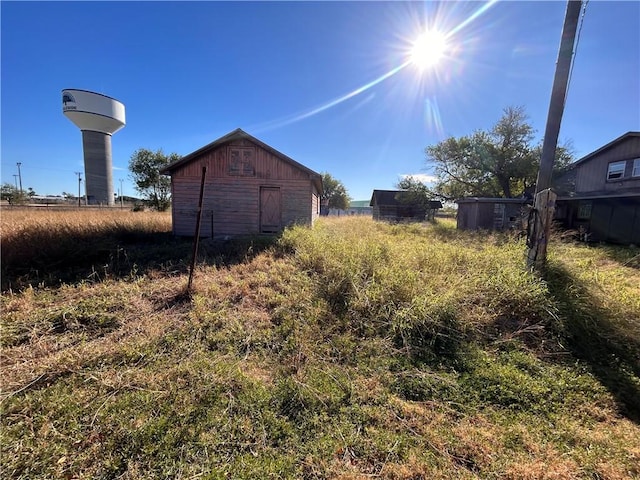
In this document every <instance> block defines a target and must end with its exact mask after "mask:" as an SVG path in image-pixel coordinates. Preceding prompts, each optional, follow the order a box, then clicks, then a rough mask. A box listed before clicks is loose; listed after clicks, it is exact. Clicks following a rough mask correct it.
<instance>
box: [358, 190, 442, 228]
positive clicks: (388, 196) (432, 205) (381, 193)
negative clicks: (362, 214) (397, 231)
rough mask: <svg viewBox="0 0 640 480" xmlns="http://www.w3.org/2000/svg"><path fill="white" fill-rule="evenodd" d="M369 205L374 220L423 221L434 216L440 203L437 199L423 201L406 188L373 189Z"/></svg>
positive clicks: (440, 206)
mask: <svg viewBox="0 0 640 480" xmlns="http://www.w3.org/2000/svg"><path fill="white" fill-rule="evenodd" d="M369 206H370V207H371V209H372V212H373V219H374V220H385V221H388V222H424V221H425V220H429V219H433V218H434V217H435V214H436V211H437V210H438V209H440V208H442V203H441V202H439V201H438V200H430V201H428V202H427V203H425V202H423V201H421V199H418V198H415V195H413V194H412V192H409V191H406V190H374V191H373V194H372V195H371V201H370V202H369Z"/></svg>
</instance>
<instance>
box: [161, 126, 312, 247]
mask: <svg viewBox="0 0 640 480" xmlns="http://www.w3.org/2000/svg"><path fill="white" fill-rule="evenodd" d="M203 167H206V177H205V186H204V199H203V205H202V217H201V225H200V236H201V237H220V236H234V235H250V234H274V233H278V232H280V231H282V230H283V229H284V227H286V226H288V225H293V224H307V225H311V224H313V222H314V221H315V220H316V218H317V217H318V216H319V214H320V196H321V194H322V176H321V175H320V174H319V173H316V172H314V171H313V170H311V169H309V168H307V167H305V166H304V165H302V164H301V163H298V162H296V161H295V160H293V159H292V158H290V157H288V156H286V155H285V154H283V153H281V152H279V151H277V150H276V149H274V148H273V147H271V146H269V145H267V144H266V143H263V142H261V141H260V140H258V139H257V138H255V137H253V136H251V135H249V134H248V133H246V132H244V131H243V130H241V129H237V130H234V131H232V132H231V133H229V134H227V135H225V136H223V137H221V138H219V139H218V140H215V141H214V142H212V143H210V144H208V145H205V146H204V147H202V148H200V149H198V150H196V151H195V152H192V153H190V154H188V155H185V156H184V157H182V158H181V159H180V160H178V161H176V162H173V163H171V164H169V165H168V166H167V167H165V168H164V169H163V170H162V171H161V172H160V173H162V174H164V175H170V176H171V196H172V203H171V214H172V219H173V233H174V235H180V236H193V235H194V234H195V227H196V217H197V213H198V203H199V196H200V185H201V181H202V171H203Z"/></svg>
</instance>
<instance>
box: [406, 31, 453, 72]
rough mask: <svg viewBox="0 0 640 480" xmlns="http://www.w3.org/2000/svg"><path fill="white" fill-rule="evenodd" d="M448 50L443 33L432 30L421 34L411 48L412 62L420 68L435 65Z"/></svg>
mask: <svg viewBox="0 0 640 480" xmlns="http://www.w3.org/2000/svg"><path fill="white" fill-rule="evenodd" d="M446 50H447V42H446V37H445V35H444V34H443V33H440V32H438V31H436V30H430V31H426V32H424V33H423V34H422V35H420V36H419V37H418V38H417V39H416V41H415V42H414V44H413V47H412V48H411V62H412V63H413V64H414V65H416V66H417V67H418V68H419V69H420V70H424V69H426V68H430V67H433V66H435V65H436V64H437V63H438V62H439V61H440V59H441V58H442V57H443V56H444V54H445V52H446Z"/></svg>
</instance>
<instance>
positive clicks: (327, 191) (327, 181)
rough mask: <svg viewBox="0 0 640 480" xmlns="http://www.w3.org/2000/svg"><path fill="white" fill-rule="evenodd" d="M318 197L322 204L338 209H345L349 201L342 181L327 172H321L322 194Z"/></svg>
mask: <svg viewBox="0 0 640 480" xmlns="http://www.w3.org/2000/svg"><path fill="white" fill-rule="evenodd" d="M320 199H321V200H322V205H323V206H325V207H327V208H337V209H338V210H346V209H347V208H349V203H350V202H351V198H350V197H349V194H348V193H347V189H346V188H345V186H344V185H343V184H342V182H341V181H340V180H337V179H335V178H333V177H332V176H331V175H330V174H328V173H323V174H322V195H321V196H320Z"/></svg>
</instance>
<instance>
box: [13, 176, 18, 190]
mask: <svg viewBox="0 0 640 480" xmlns="http://www.w3.org/2000/svg"><path fill="white" fill-rule="evenodd" d="M13 180H14V181H15V182H16V190H18V174H16V173H14V174H13Z"/></svg>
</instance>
